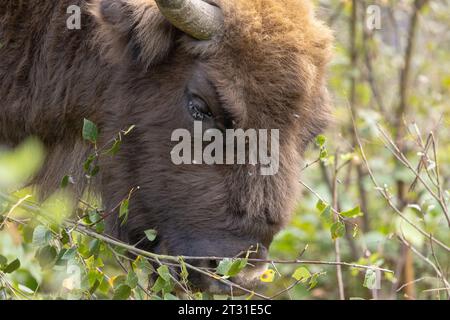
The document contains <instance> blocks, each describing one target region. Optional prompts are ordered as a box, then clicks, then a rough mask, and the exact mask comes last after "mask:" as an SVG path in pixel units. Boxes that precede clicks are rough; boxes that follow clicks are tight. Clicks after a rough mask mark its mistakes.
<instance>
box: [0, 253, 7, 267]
mask: <svg viewBox="0 0 450 320" xmlns="http://www.w3.org/2000/svg"><path fill="white" fill-rule="evenodd" d="M7 264H8V259H6V258H5V257H4V256H2V255H1V254H0V269H3V267H5V266H6V265H7Z"/></svg>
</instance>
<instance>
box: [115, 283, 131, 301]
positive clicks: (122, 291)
mask: <svg viewBox="0 0 450 320" xmlns="http://www.w3.org/2000/svg"><path fill="white" fill-rule="evenodd" d="M130 295H131V288H130V287H129V286H127V285H126V284H121V285H120V286H118V287H117V289H116V290H115V291H114V296H113V300H127V299H128V298H129V297H130Z"/></svg>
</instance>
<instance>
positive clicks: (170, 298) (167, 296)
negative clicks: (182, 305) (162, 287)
mask: <svg viewBox="0 0 450 320" xmlns="http://www.w3.org/2000/svg"><path fill="white" fill-rule="evenodd" d="M164 300H179V299H178V298H177V297H175V296H174V295H173V294H171V293H166V294H164Z"/></svg>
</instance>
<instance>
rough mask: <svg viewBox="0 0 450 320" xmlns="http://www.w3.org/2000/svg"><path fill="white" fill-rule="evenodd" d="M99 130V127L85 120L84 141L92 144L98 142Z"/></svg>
mask: <svg viewBox="0 0 450 320" xmlns="http://www.w3.org/2000/svg"><path fill="white" fill-rule="evenodd" d="M97 137H98V129H97V126H96V125H95V124H94V123H93V122H92V121H89V120H88V119H84V123H83V139H84V140H88V141H90V142H92V143H96V142H97Z"/></svg>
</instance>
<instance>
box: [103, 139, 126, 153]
mask: <svg viewBox="0 0 450 320" xmlns="http://www.w3.org/2000/svg"><path fill="white" fill-rule="evenodd" d="M121 146H122V141H121V140H118V139H116V140H115V141H114V144H113V146H112V147H111V149H109V150H108V151H107V152H106V154H108V155H110V156H112V157H114V156H115V155H116V154H117V153H118V152H119V151H120V147H121Z"/></svg>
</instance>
